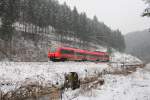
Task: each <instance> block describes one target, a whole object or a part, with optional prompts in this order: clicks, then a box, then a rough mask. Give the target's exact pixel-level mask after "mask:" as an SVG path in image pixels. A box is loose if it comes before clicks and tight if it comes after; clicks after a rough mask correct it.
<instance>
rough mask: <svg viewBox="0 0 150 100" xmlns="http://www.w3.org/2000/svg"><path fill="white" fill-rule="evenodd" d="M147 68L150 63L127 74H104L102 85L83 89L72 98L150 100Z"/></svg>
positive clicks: (149, 71)
mask: <svg viewBox="0 0 150 100" xmlns="http://www.w3.org/2000/svg"><path fill="white" fill-rule="evenodd" d="M147 69H150V64H149V65H147V67H145V68H144V69H138V70H137V71H136V72H134V73H132V74H130V75H128V76H123V75H122V76H121V75H106V76H104V79H105V84H104V85H103V86H101V87H98V88H96V89H92V90H90V91H85V93H84V94H79V95H78V96H77V97H76V98H74V99H73V100H150V70H147ZM66 95H69V94H66ZM71 96H73V95H71ZM71 96H70V97H68V98H72V97H71ZM65 100H66V99H65Z"/></svg>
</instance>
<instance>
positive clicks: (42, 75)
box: [0, 62, 108, 92]
mask: <svg viewBox="0 0 150 100" xmlns="http://www.w3.org/2000/svg"><path fill="white" fill-rule="evenodd" d="M107 66H108V65H107V63H101V64H100V63H99V64H96V63H92V62H86V63H82V62H57V63H53V62H0V89H1V90H2V91H4V92H8V91H10V90H13V89H16V88H18V87H20V86H21V85H27V84H36V83H38V84H39V85H41V86H45V85H46V86H47V85H48V86H49V85H52V84H54V85H55V84H56V83H57V82H58V83H59V84H60V85H61V84H62V83H63V82H64V74H65V73H68V72H77V73H78V74H79V77H80V78H84V77H86V75H88V76H93V75H97V73H99V72H102V70H104V69H106V68H107Z"/></svg>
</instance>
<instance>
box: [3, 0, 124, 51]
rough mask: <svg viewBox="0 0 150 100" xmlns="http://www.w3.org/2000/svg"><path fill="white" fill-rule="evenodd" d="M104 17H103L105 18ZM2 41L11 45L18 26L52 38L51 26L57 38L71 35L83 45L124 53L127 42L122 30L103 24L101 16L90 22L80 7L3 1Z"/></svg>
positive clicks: (43, 0)
mask: <svg viewBox="0 0 150 100" xmlns="http://www.w3.org/2000/svg"><path fill="white" fill-rule="evenodd" d="M102 16H103V15H102ZM0 20H1V24H2V25H1V27H0V38H1V39H2V40H5V41H11V39H12V36H13V35H15V32H14V29H15V28H14V23H16V22H18V23H20V24H23V25H24V28H25V31H26V30H27V28H26V27H27V26H29V25H30V26H32V30H33V31H31V32H32V33H37V32H38V31H39V28H40V29H42V32H43V33H47V34H49V31H48V30H49V29H48V28H49V26H51V27H52V28H53V30H55V31H54V32H55V33H56V34H61V35H64V36H67V34H69V35H71V36H73V37H76V38H79V39H80V40H82V41H83V43H89V42H92V43H95V44H98V45H105V46H109V47H112V48H115V49H117V50H119V51H124V49H125V41H124V36H123V35H122V33H121V31H120V30H119V29H117V30H112V29H111V28H110V27H108V26H107V25H105V24H104V22H101V21H99V19H98V18H97V16H93V18H92V19H91V18H89V17H88V16H87V15H86V13H85V12H81V13H79V11H78V10H77V8H76V7H74V8H73V9H71V8H70V7H69V6H68V5H67V4H66V3H64V4H60V3H59V2H58V1H57V0H0Z"/></svg>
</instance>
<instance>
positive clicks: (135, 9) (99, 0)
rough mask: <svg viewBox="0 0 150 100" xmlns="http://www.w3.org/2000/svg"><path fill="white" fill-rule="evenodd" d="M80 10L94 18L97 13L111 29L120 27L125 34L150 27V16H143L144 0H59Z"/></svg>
mask: <svg viewBox="0 0 150 100" xmlns="http://www.w3.org/2000/svg"><path fill="white" fill-rule="evenodd" d="M58 1H59V2H60V3H63V2H64V1H66V3H67V4H68V5H69V6H70V7H71V8H73V7H74V6H76V7H77V9H78V11H79V12H86V14H87V16H88V17H90V18H93V16H94V15H96V16H97V17H98V18H99V21H101V22H104V23H105V24H106V25H107V26H109V27H110V28H111V29H120V30H121V32H122V33H123V34H126V33H128V32H132V31H138V30H143V29H147V28H149V27H150V18H146V17H144V18H143V17H141V16H140V15H141V14H142V12H143V10H144V8H145V7H146V5H145V3H144V2H143V1H142V0H58Z"/></svg>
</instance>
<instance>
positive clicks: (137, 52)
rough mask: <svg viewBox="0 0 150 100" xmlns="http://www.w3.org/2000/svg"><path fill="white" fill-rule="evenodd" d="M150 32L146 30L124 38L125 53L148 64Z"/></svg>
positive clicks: (149, 59) (149, 60)
mask: <svg viewBox="0 0 150 100" xmlns="http://www.w3.org/2000/svg"><path fill="white" fill-rule="evenodd" d="M149 40H150V32H149V31H148V30H143V31H137V32H131V33H128V34H127V35H126V36H125V41H126V52H127V53H131V54H132V55H134V56H137V57H139V58H140V59H142V60H144V61H145V62H150V55H149V54H150V43H149Z"/></svg>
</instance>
